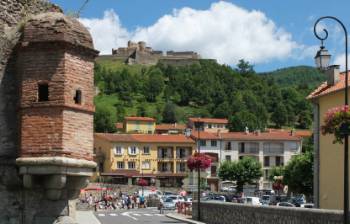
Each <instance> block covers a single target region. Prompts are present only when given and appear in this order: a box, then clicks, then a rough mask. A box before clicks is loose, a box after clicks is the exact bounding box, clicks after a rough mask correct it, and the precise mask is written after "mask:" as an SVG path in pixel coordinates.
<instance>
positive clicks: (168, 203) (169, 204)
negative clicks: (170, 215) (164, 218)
mask: <svg viewBox="0 0 350 224" xmlns="http://www.w3.org/2000/svg"><path fill="white" fill-rule="evenodd" d="M163 209H167V210H174V209H176V203H175V202H174V200H173V199H171V198H166V199H165V200H164V202H163Z"/></svg>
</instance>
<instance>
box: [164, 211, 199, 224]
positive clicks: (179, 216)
mask: <svg viewBox="0 0 350 224" xmlns="http://www.w3.org/2000/svg"><path fill="white" fill-rule="evenodd" d="M165 216H166V217H168V218H171V219H175V220H178V221H181V222H185V223H191V224H205V223H204V222H199V221H195V220H192V219H189V218H186V217H185V216H182V215H178V214H174V213H170V214H166V215H165Z"/></svg>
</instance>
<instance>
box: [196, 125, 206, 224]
mask: <svg viewBox="0 0 350 224" xmlns="http://www.w3.org/2000/svg"><path fill="white" fill-rule="evenodd" d="M203 126H204V123H203V122H202V121H200V120H199V119H198V120H197V121H195V122H194V128H195V129H196V130H197V135H198V136H197V138H198V153H201V139H200V136H201V135H200V132H201V130H202V129H203ZM200 181H201V171H200V169H199V167H198V183H197V187H198V188H197V190H198V192H197V197H198V203H197V211H198V221H200V219H201V210H200V203H201V188H200Z"/></svg>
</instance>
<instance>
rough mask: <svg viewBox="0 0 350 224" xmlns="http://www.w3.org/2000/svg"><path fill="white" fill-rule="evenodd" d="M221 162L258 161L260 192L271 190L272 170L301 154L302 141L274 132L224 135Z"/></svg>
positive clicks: (292, 134) (284, 133) (284, 132)
mask: <svg viewBox="0 0 350 224" xmlns="http://www.w3.org/2000/svg"><path fill="white" fill-rule="evenodd" d="M222 146H223V148H222V153H221V157H220V158H221V161H222V162H223V161H225V160H230V161H237V160H240V159H243V158H244V157H251V158H254V159H256V160H257V161H259V162H260V163H261V165H262V169H263V177H262V178H261V179H260V180H259V188H260V189H271V188H272V183H271V181H269V180H268V178H269V171H270V169H271V168H272V167H275V166H284V165H285V164H287V163H288V162H289V160H290V159H291V158H292V157H293V156H294V155H297V154H300V153H301V149H302V138H301V137H300V136H297V135H296V134H295V133H293V131H291V132H288V131H271V132H262V133H260V132H253V133H246V132H230V133H223V134H222Z"/></svg>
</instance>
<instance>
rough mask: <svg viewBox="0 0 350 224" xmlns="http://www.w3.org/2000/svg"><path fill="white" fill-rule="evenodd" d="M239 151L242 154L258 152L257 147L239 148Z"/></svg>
mask: <svg viewBox="0 0 350 224" xmlns="http://www.w3.org/2000/svg"><path fill="white" fill-rule="evenodd" d="M239 153H242V154H258V153H259V148H255V147H254V148H244V149H243V148H240V149H239Z"/></svg>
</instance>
